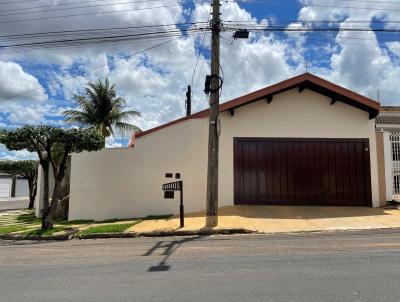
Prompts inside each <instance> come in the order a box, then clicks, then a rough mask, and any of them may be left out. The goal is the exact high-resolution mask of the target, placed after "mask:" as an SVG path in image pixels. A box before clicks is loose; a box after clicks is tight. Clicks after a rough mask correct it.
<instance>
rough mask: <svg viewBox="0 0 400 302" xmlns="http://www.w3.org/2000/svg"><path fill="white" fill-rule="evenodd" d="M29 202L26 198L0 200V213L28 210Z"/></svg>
mask: <svg viewBox="0 0 400 302" xmlns="http://www.w3.org/2000/svg"><path fill="white" fill-rule="evenodd" d="M28 204H29V200H28V198H26V197H17V198H0V212H4V211H9V210H20V209H26V208H28Z"/></svg>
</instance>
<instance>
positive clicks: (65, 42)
mask: <svg viewBox="0 0 400 302" xmlns="http://www.w3.org/2000/svg"><path fill="white" fill-rule="evenodd" d="M199 30H200V29H188V30H179V29H177V30H169V31H158V32H145V33H138V34H129V35H117V36H103V37H90V38H77V39H66V40H54V41H40V42H30V43H22V44H12V45H3V46H0V49H1V48H5V49H7V48H13V47H28V46H47V45H52V44H55V45H57V44H68V43H83V42H91V41H94V42H98V41H102V40H104V41H111V40H113V39H116V40H118V39H132V38H135V37H143V36H151V35H158V34H169V33H171V34H174V33H181V32H190V31H199Z"/></svg>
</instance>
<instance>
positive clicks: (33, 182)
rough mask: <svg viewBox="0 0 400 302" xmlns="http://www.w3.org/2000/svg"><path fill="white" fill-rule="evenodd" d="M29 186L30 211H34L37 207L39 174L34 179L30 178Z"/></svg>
mask: <svg viewBox="0 0 400 302" xmlns="http://www.w3.org/2000/svg"><path fill="white" fill-rule="evenodd" d="M28 186H29V206H28V209H33V207H34V205H35V198H36V193H37V174H36V175H34V176H33V177H32V176H31V177H28Z"/></svg>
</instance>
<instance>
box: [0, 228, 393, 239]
mask: <svg viewBox="0 0 400 302" xmlns="http://www.w3.org/2000/svg"><path fill="white" fill-rule="evenodd" d="M371 232H373V233H377V234H390V233H399V232H400V228H379V229H348V230H321V231H298V232H277V233H262V232H256V231H251V230H247V229H242V228H239V229H219V230H218V229H217V230H213V229H202V230H197V231H195V230H193V231H184V230H182V231H181V230H166V231H154V232H140V233H99V234H87V235H79V234H76V233H75V234H74V233H71V232H70V233H69V234H62V235H50V236H44V237H41V236H23V235H17V234H15V235H10V234H4V235H0V240H38V241H66V240H85V239H111V238H137V237H174V236H209V235H234V234H252V235H263V236H270V237H274V236H278V237H279V236H290V235H292V236H302V235H312V234H324V235H342V234H353V235H357V234H369V233H371Z"/></svg>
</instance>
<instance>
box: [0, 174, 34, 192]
mask: <svg viewBox="0 0 400 302" xmlns="http://www.w3.org/2000/svg"><path fill="white" fill-rule="evenodd" d="M11 187H12V176H11V175H8V174H0V198H10V197H11V195H12V190H11ZM14 193H15V196H14V197H28V196H29V187H28V180H26V179H25V178H23V177H19V176H17V178H16V183H15V192H14Z"/></svg>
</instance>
